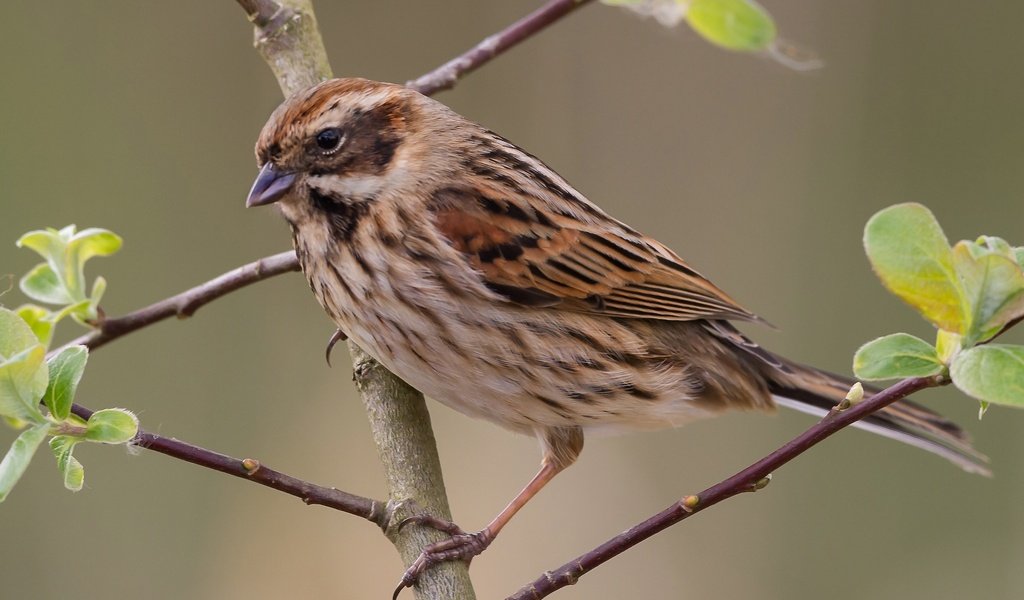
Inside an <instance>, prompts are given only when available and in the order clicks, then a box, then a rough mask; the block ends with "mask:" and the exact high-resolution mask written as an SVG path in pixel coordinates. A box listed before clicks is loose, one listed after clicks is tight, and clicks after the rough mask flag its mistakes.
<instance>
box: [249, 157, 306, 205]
mask: <svg viewBox="0 0 1024 600" xmlns="http://www.w3.org/2000/svg"><path fill="white" fill-rule="evenodd" d="M295 178H296V174H295V173H287V172H282V171H278V170H277V169H276V168H275V167H274V164H273V163H269V162H268V163H267V164H265V165H263V168H262V169H260V174H259V175H257V176H256V181H255V182H253V184H252V189H251V190H249V198H247V199H246V201H245V206H246V207H250V208H251V207H253V206H263V205H264V204H272V203H274V202H277V201H278V200H280V199H281V197H282V196H284V195H285V194H287V193H288V190H290V189H291V187H292V184H293V183H295Z"/></svg>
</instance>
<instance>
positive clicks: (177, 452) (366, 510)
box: [71, 404, 389, 528]
mask: <svg viewBox="0 0 1024 600" xmlns="http://www.w3.org/2000/svg"><path fill="white" fill-rule="evenodd" d="M71 412H73V413H75V414H76V415H78V416H79V417H81V418H83V419H86V420H88V419H89V417H90V416H91V415H92V413H93V411H91V410H89V409H88V408H85V407H84V406H79V405H77V404H74V405H72V407H71ZM132 445H133V446H136V447H139V448H146V449H147V450H152V451H154V452H159V453H160V454H166V455H167V456H170V457H172V458H177V459H179V460H183V461H186V462H190V463H192V464H196V465H199V466H201V467H206V468H207V469H213V470H214V471H220V472H221V473H227V474H228V475H234V476H235V477H239V478H241V479H246V480H248V481H252V482H254V483H258V484H260V485H265V486H267V487H269V488H273V489H275V490H278V491H281V492H284V493H286V494H291V495H292V496H295V497H297V498H299V499H301V500H302V501H303V502H305V503H306V504H310V505H314V504H316V505H320V506H326V507H328V508H333V509H335V510H340V511H342V512H346V513H349V514H352V515H356V516H359V517H362V518H364V519H366V520H368V521H371V522H373V523H376V524H377V525H378V526H379V527H381V528H383V527H384V526H385V525H386V524H387V522H388V520H389V516H388V510H387V509H386V507H385V505H384V503H383V502H381V501H379V500H373V499H371V498H364V497H362V496H357V495H355V494H350V493H348V492H343V491H341V490H338V489H335V488H327V487H323V486H321V485H316V484H315V483H309V482H307V481H303V480H301V479H297V478H295V477H292V476H291V475H286V474H284V473H281V472H280V471H275V470H273V469H271V468H269V467H267V466H265V465H262V464H260V462H259V461H257V460H254V459H252V458H245V459H238V458H232V457H230V456H227V455H225V454H220V453H219V452H214V451H212V450H207V449H205V448H200V447H199V446H195V445H192V444H189V443H188V442H183V441H181V440H177V439H173V438H165V437H163V436H160V435H157V434H155V433H150V432H148V431H144V430H141V429H140V430H139V433H138V434H137V435H136V436H135V439H134V440H132Z"/></svg>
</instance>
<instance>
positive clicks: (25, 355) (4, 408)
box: [0, 332, 49, 423]
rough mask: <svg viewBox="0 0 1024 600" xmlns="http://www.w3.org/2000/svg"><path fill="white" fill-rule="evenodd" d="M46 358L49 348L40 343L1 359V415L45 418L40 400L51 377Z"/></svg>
mask: <svg viewBox="0 0 1024 600" xmlns="http://www.w3.org/2000/svg"><path fill="white" fill-rule="evenodd" d="M30 335H31V332H30ZM32 339H35V335H32ZM45 358H46V349H45V348H43V346H42V344H39V343H37V344H36V345H35V346H33V347H31V348H29V349H28V350H23V351H21V352H19V353H18V354H15V355H14V356H12V357H10V358H8V359H6V360H4V361H2V362H0V415H3V416H5V417H14V418H15V419H20V420H22V421H29V422H32V423H39V422H41V421H42V420H43V415H42V413H41V412H40V410H39V400H40V399H41V398H42V397H43V392H45V391H46V384H47V381H48V380H49V375H48V373H47V368H46V364H45V362H44V361H45Z"/></svg>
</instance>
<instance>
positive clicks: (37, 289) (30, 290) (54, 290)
mask: <svg viewBox="0 0 1024 600" xmlns="http://www.w3.org/2000/svg"><path fill="white" fill-rule="evenodd" d="M19 285H20V287H21V291H22V292H25V295H26V296H28V297H29V298H32V299H33V300H36V301H37V302H46V303H47V304H61V305H63V304H68V303H70V302H72V301H73V300H72V298H71V296H69V295H68V291H67V290H66V289H65V288H64V283H63V282H61V280H60V278H59V277H57V274H56V273H54V272H53V269H52V268H51V267H50V265H49V264H47V263H39V264H38V265H36V266H35V268H34V269H32V270H31V271H29V272H28V273H27V274H26V275H25V276H24V277H22V278H21V282H20V284H19Z"/></svg>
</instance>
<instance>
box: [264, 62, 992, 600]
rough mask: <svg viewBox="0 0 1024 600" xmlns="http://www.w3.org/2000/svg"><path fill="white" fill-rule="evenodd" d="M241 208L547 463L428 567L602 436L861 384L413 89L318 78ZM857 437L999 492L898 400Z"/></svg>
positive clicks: (452, 399)
mask: <svg viewBox="0 0 1024 600" xmlns="http://www.w3.org/2000/svg"><path fill="white" fill-rule="evenodd" d="M256 159H257V165H258V167H259V169H260V170H259V174H258V176H257V178H256V180H255V182H254V184H253V185H252V188H251V190H250V192H249V195H248V198H247V200H246V205H247V206H250V207H252V206H261V205H269V204H276V205H277V206H278V207H279V211H280V213H281V215H283V217H284V219H285V220H286V221H287V223H288V224H289V226H290V228H291V233H292V242H293V245H294V248H295V251H296V254H297V256H298V260H299V263H300V266H301V268H302V271H303V273H304V275H305V277H306V280H307V281H308V283H309V287H310V288H311V290H312V291H313V294H314V296H315V297H316V299H317V300H318V301H319V303H320V305H321V306H322V307H323V309H324V310H325V311H326V313H327V315H328V316H329V317H330V318H331V320H332V321H333V322H334V324H335V325H336V326H337V328H338V331H339V333H338V334H336V336H335V338H332V341H336V340H337V339H338V338H339V337H340V336H342V335H345V336H347V337H349V338H350V339H351V340H353V341H354V342H355V343H356V344H358V345H359V346H360V347H362V348H363V349H364V350H365V351H367V352H368V353H369V354H370V355H371V356H373V357H374V358H375V359H376V360H377V361H379V362H380V363H381V364H383V365H384V366H385V367H387V368H388V369H389V370H391V371H392V372H394V373H395V374H396V375H398V376H399V377H400V378H402V379H403V380H405V381H406V382H408V383H409V384H410V385H412V386H413V387H415V388H417V389H419V390H420V391H421V392H423V393H424V394H425V395H426V396H429V397H431V398H433V399H435V400H437V401H439V402H441V403H443V404H445V405H447V406H449V407H451V408H453V409H455V410H457V411H459V412H462V413H464V414H466V415H469V416H471V417H476V418H481V419H485V420H488V421H491V422H493V423H496V424H497V425H499V426H501V427H504V428H506V429H509V430H512V431H513V432H518V433H522V434H527V435H532V436H535V437H536V438H537V439H538V440H539V441H540V445H541V448H542V460H541V466H540V469H539V470H538V472H537V473H536V475H535V476H534V477H533V478H532V479H531V480H530V481H529V483H527V485H526V486H525V487H524V488H523V489H522V491H521V492H519V494H518V495H517V496H516V497H515V498H513V500H512V501H511V502H510V503H509V504H508V505H507V506H506V507H505V508H504V509H503V510H502V511H500V512H499V513H498V515H497V516H496V517H495V518H494V519H493V520H492V521H491V522H490V523H489V524H488V525H487V526H486V527H485V528H484V529H482V530H481V531H479V532H476V533H465V532H463V531H462V530H461V529H459V528H458V527H457V526H455V525H454V524H452V523H449V522H447V521H443V520H441V519H437V518H435V517H433V516H431V515H418V516H416V517H413V518H412V521H414V522H417V523H420V524H423V525H428V526H433V527H436V528H438V529H441V530H443V531H446V532H448V533H449V534H451V537H450V538H447V539H444V540H442V541H441V542H438V543H435V544H432V545H429V546H427V547H426V548H424V549H423V551H422V553H421V554H420V556H419V558H417V559H416V561H415V562H414V563H412V565H411V566H410V567H409V568H408V570H407V571H406V572H405V573H404V574H403V577H402V580H401V583H400V584H399V587H398V589H397V590H396V595H397V593H398V592H399V591H401V589H402V588H403V587H406V586H411V585H413V584H414V583H415V581H416V580H417V578H418V577H419V575H420V574H421V573H422V572H423V571H424V570H425V569H426V568H429V567H430V566H431V565H433V564H436V563H437V562H440V561H443V560H455V559H461V560H470V559H472V557H473V556H475V555H477V554H479V553H480V552H482V551H483V550H484V549H485V548H486V547H487V546H488V545H489V544H490V543H491V542H492V541H493V540H494V538H495V536H496V535H497V534H498V532H499V531H501V529H502V528H503V527H504V526H505V525H506V524H507V523H508V522H509V520H510V519H511V518H512V516H513V515H515V514H516V512H517V511H519V510H520V509H521V508H522V507H523V505H525V504H526V503H527V502H528V501H529V500H530V499H531V498H532V497H533V496H534V495H535V494H537V493H538V492H539V491H540V490H541V488H543V487H544V486H545V485H546V484H547V483H548V482H550V481H551V480H552V478H554V477H555V476H556V475H557V474H558V473H559V472H561V471H562V470H564V469H565V468H566V467H568V466H569V465H571V464H572V463H573V462H575V461H576V459H577V457H578V456H579V455H580V452H581V450H582V449H583V442H584V437H585V435H586V434H589V433H593V432H616V431H627V430H651V429H658V428H665V427H676V426H679V425H683V424H685V423H687V422H690V421H693V420H695V419H700V418H704V417H710V416H714V415H718V414H721V413H723V412H728V411H736V410H740V411H750V410H753V411H771V410H773V409H774V408H775V407H776V406H779V405H781V406H785V407H789V408H795V409H798V410H802V411H805V412H810V413H814V414H819V415H820V414H825V413H826V412H827V411H829V410H830V409H831V408H832V407H834V406H835V405H836V404H837V403H839V402H840V401H842V400H843V398H844V397H845V396H846V394H847V392H848V391H849V389H850V386H851V385H852V384H853V383H854V382H853V381H852V380H850V379H848V378H845V377H840V376H837V375H833V374H830V373H827V372H825V371H821V370H818V369H815V368H813V367H809V366H804V365H801V364H799V363H797V362H794V361H791V360H788V359H786V358H783V357H782V356H779V355H777V354H775V353H772V352H770V351H768V350H766V349H764V348H762V347H761V346H759V345H758V344H756V343H755V342H754V341H752V340H751V339H749V338H748V337H747V336H746V335H745V334H743V333H741V332H740V331H739V330H738V329H737V328H736V326H735V324H734V323H735V322H744V321H747V322H755V323H756V322H763V320H762V319H761V318H760V317H758V316H757V315H755V314H754V313H752V312H750V311H748V310H747V309H746V308H743V307H742V306H741V305H740V304H739V303H737V301H735V300H734V299H733V298H732V297H730V296H729V295H727V294H726V293H725V292H724V291H723V290H721V289H720V288H718V287H717V286H716V285H714V284H713V283H711V281H710V280H708V279H707V278H706V277H704V276H703V275H702V274H701V273H700V272H698V271H697V270H695V269H694V268H693V267H691V266H690V265H689V264H687V263H686V262H685V261H684V260H683V259H682V258H681V257H680V256H679V255H678V254H676V253H675V252H674V251H672V250H671V249H669V248H668V247H667V246H665V245H664V244H662V243H660V242H658V241H657V240H655V239H654V238H652V237H649V236H647V235H644V234H642V233H640V232H639V231H637V230H635V229H633V228H632V227H630V226H628V225H626V224H625V223H623V222H621V221H619V220H617V219H615V218H613V217H612V216H610V215H608V214H607V213H606V212H604V211H603V210H602V209H601V208H599V207H598V206H597V205H596V204H594V203H593V202H591V201H590V200H588V199H587V198H586V197H585V196H584V195H583V194H582V193H580V192H579V191H577V190H576V189H575V188H574V187H573V186H571V185H570V184H569V183H568V182H567V181H566V180H565V179H563V178H562V177H561V176H559V175H558V174H557V173H556V172H555V171H554V170H553V169H551V168H550V167H548V166H547V165H546V164H545V163H544V162H542V161H541V160H540V159H538V158H537V157H535V156H533V155H532V154H530V153H528V152H526V151H525V150H523V149H521V148H519V147H518V146H516V145H515V144H513V143H512V142H510V141H508V140H507V139H505V138H504V137H502V136H500V135H498V134H496V133H494V132H493V131H491V130H489V129H487V128H485V127H483V126H481V125H479V124H477V123H475V122H473V121H471V120H469V119H467V118H465V117H463V116H461V115H459V114H457V113H456V112H454V111H452V110H451V109H449V108H448V107H447V106H445V105H444V104H442V103H440V102H438V101H436V100H433V99H431V98H429V97H427V96H425V95H423V94H420V93H419V92H417V91H415V90H412V89H410V88H407V87H405V86H401V85H397V84H390V83H382V82H376V81H370V80H366V79H360V78H341V79H331V80H326V81H323V82H321V83H319V84H317V85H314V86H312V87H310V88H308V89H305V90H302V91H300V92H298V93H296V94H294V95H292V96H291V97H290V98H288V99H287V100H285V101H284V103H282V104H281V105H280V106H279V107H278V108H277V109H276V110H274V111H273V113H272V114H271V116H270V118H269V120H268V121H267V123H266V125H265V126H264V127H263V129H262V131H261V133H260V135H259V138H258V141H257V143H256ZM858 426H860V427H862V428H864V429H868V430H870V431H873V432H875V433H878V434H881V435H883V436H886V437H889V438H893V439H896V440H899V441H902V442H905V443H907V444H910V445H912V446H916V447H919V448H922V449H924V450H927V451H929V452H931V453H933V454H937V455H939V456H942V457H944V458H946V459H948V460H950V461H952V462H953V463H954V464H956V465H958V466H960V467H961V468H963V469H965V470H967V471H969V472H975V473H982V474H987V473H988V469H987V467H986V462H987V458H986V457H985V456H984V455H982V454H981V453H979V452H978V451H976V450H975V449H974V448H973V447H972V445H971V442H970V440H969V438H968V436H967V434H966V433H965V432H964V431H963V430H962V429H961V428H960V427H958V426H957V425H956V424H955V423H952V422H950V421H948V420H946V419H945V418H943V417H941V416H940V415H938V414H936V413H934V412H932V411H931V410H929V409H926V408H924V407H922V406H920V405H918V404H915V403H912V402H909V401H905V400H904V401H900V402H897V403H895V404H893V405H891V406H889V407H887V408H884V409H882V410H881V411H880V412H878V413H876V414H874V415H873V416H871V417H869V418H867V419H866V420H864V421H861V422H859V423H858Z"/></svg>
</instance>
